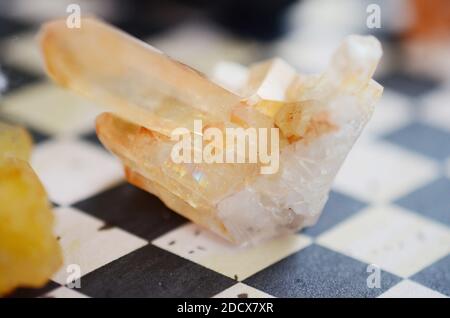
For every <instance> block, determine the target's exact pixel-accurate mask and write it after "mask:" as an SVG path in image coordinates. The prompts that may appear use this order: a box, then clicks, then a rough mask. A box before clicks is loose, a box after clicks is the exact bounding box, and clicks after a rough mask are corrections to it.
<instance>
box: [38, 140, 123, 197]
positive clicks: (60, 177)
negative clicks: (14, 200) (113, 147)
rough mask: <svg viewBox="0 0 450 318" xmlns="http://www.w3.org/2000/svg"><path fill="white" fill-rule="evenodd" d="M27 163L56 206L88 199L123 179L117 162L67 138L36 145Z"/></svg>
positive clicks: (103, 152)
mask: <svg viewBox="0 0 450 318" xmlns="http://www.w3.org/2000/svg"><path fill="white" fill-rule="evenodd" d="M31 164H32V167H33V168H34V170H35V171H36V173H37V174H38V176H39V177H40V179H41V181H42V183H43V184H44V186H45V188H46V190H47V192H48V194H49V197H50V199H51V200H52V201H53V202H55V203H58V204H60V205H69V204H72V203H75V202H77V201H80V200H82V199H85V198H87V197H90V196H92V195H94V194H96V193H98V192H100V191H102V190H104V189H106V188H108V187H110V186H112V185H114V184H117V183H118V182H119V181H121V180H122V179H123V175H122V167H121V165H120V163H119V161H118V160H117V159H115V158H114V157H112V156H111V155H110V154H108V153H107V152H106V151H104V150H103V149H101V148H100V147H97V146H95V145H93V144H90V143H89V142H85V141H81V140H75V139H71V138H61V139H52V140H49V141H46V142H43V143H40V144H38V145H37V146H36V148H35V149H34V152H33V155H32V159H31Z"/></svg>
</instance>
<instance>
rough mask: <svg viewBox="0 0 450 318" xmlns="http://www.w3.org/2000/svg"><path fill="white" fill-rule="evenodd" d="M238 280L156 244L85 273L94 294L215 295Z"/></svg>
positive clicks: (84, 289) (84, 283) (85, 288)
mask: <svg viewBox="0 0 450 318" xmlns="http://www.w3.org/2000/svg"><path fill="white" fill-rule="evenodd" d="M235 283H236V281H234V280H233V279H231V278H228V277H226V276H223V275H221V274H219V273H216V272H214V271H212V270H210V269H207V268H205V267H203V266H200V265H198V264H196V263H193V262H191V261H189V260H187V259H184V258H182V257H179V256H177V255H175V254H172V253H170V252H167V251H165V250H163V249H160V248H159V247H156V246H154V245H151V244H149V245H146V246H144V247H142V248H140V249H138V250H136V251H134V252H132V253H129V254H127V255H125V256H123V257H121V258H119V259H117V260H115V261H113V262H111V263H109V264H107V265H105V266H103V267H100V268H99V269H97V270H95V271H93V272H91V273H89V274H87V275H85V276H83V277H81V289H79V290H78V291H79V292H81V293H83V294H85V295H88V296H91V297H139V298H141V297H212V296H214V295H216V294H218V293H219V292H221V291H223V290H225V289H227V288H229V287H231V286H232V285H234V284H235Z"/></svg>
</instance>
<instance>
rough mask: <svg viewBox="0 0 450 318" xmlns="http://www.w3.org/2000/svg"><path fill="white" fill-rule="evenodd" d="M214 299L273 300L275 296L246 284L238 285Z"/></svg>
mask: <svg viewBox="0 0 450 318" xmlns="http://www.w3.org/2000/svg"><path fill="white" fill-rule="evenodd" d="M214 298H273V296H272V295H269V294H266V293H265V292H263V291H261V290H259V289H256V288H253V287H251V286H248V285H246V284H244V283H237V284H236V285H233V286H231V287H229V288H227V289H225V290H224V291H222V292H220V293H218V294H217V295H215V296H214Z"/></svg>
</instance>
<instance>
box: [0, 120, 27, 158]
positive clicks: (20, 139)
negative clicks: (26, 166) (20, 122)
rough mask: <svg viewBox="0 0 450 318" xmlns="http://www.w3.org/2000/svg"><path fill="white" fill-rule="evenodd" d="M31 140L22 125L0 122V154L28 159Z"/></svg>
mask: <svg viewBox="0 0 450 318" xmlns="http://www.w3.org/2000/svg"><path fill="white" fill-rule="evenodd" d="M31 147H32V140H31V136H30V134H29V133H28V132H27V131H26V130H25V129H24V128H22V127H18V126H12V125H8V124H5V123H2V122H0V156H11V157H17V158H20V159H23V160H26V161H28V160H29V159H30V154H31Z"/></svg>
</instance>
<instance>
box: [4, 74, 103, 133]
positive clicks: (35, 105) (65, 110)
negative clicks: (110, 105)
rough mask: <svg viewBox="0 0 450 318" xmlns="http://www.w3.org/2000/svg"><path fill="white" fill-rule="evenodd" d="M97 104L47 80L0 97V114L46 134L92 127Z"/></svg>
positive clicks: (84, 129) (86, 130) (81, 130)
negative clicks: (0, 105) (0, 101)
mask: <svg viewBox="0 0 450 318" xmlns="http://www.w3.org/2000/svg"><path fill="white" fill-rule="evenodd" d="M100 112H101V109H100V107H98V106H96V105H95V104H93V103H90V102H88V101H86V100H85V99H83V98H81V97H78V96H75V95H74V94H73V93H70V92H68V91H66V90H64V89H62V88H59V87H57V86H56V85H53V84H51V83H46V82H44V83H38V84H34V85H29V86H27V87H25V88H23V89H21V90H20V91H18V92H16V93H12V94H10V95H8V96H7V97H5V99H4V100H2V108H1V114H2V115H4V116H6V117H8V118H11V119H14V120H16V121H20V122H23V123H25V124H26V125H27V126H30V127H33V128H35V129H37V130H39V131H42V132H44V133H47V134H50V135H76V134H82V133H86V132H90V131H93V130H94V126H95V117H96V116H97V115H98V114H99V113H100Z"/></svg>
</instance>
